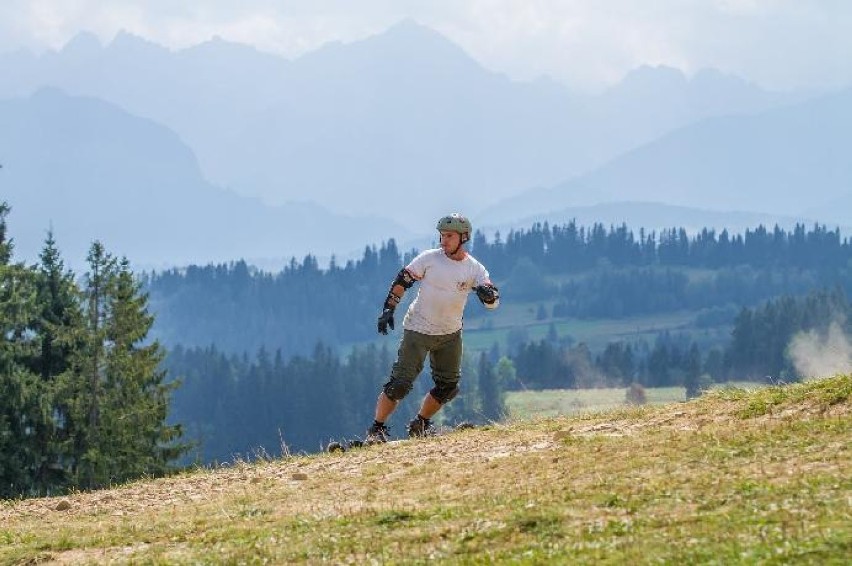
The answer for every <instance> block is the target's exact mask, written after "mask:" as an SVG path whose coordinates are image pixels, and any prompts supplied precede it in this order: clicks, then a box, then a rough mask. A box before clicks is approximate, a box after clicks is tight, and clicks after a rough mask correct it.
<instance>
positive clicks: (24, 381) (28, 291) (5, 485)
mask: <svg viewBox="0 0 852 566" xmlns="http://www.w3.org/2000/svg"><path fill="white" fill-rule="evenodd" d="M8 212H9V207H8V206H7V205H6V204H5V203H0V497H4V498H5V497H13V496H17V495H23V494H33V493H36V492H38V490H39V488H38V486H37V485H36V483H35V480H34V470H35V469H37V468H38V467H39V465H40V450H39V446H38V438H37V435H36V430H38V429H39V428H40V427H41V426H43V423H44V422H45V421H46V420H47V419H49V416H50V411H49V409H48V408H47V407H45V406H44V405H43V397H42V395H41V390H40V384H39V382H38V380H37V378H36V376H35V375H34V374H33V373H32V372H31V371H30V370H29V368H27V366H26V360H28V359H31V358H32V356H33V353H34V349H35V344H34V340H33V338H32V336H33V332H32V326H33V320H34V317H35V305H36V301H35V297H36V292H35V284H34V278H33V274H32V271H31V270H29V269H27V268H25V267H24V266H23V265H21V264H12V263H11V258H12V242H11V241H9V240H8V239H7V237H6V215H7V214H8Z"/></svg>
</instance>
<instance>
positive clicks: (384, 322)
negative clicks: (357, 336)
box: [379, 307, 393, 334]
mask: <svg viewBox="0 0 852 566" xmlns="http://www.w3.org/2000/svg"><path fill="white" fill-rule="evenodd" d="M388 326H390V329H391V330H393V309H389V308H387V307H385V308H384V309H383V310H382V314H380V315H379V334H387V333H388Z"/></svg>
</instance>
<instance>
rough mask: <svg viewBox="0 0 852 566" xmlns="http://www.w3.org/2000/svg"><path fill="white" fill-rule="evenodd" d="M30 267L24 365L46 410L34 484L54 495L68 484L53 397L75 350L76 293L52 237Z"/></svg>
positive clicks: (63, 408) (64, 433)
mask: <svg viewBox="0 0 852 566" xmlns="http://www.w3.org/2000/svg"><path fill="white" fill-rule="evenodd" d="M39 258H40V260H41V263H40V265H39V266H37V268H36V272H35V277H36V287H37V292H38V315H37V319H36V322H35V331H36V334H37V335H38V342H39V345H38V349H37V352H36V355H35V357H34V358H33V359H32V360H31V362H30V364H29V366H30V368H31V370H32V371H33V373H35V374H36V375H37V376H38V378H39V384H40V389H41V395H42V399H43V402H44V404H45V405H46V406H47V407H48V411H49V414H48V418H46V419H44V420H43V422H42V426H40V427H38V428H37V430H36V435H37V437H38V444H39V449H40V451H41V464H40V466H39V467H38V469H37V470H36V471H35V481H36V482H37V484H38V485H40V486H42V487H43V488H44V491H45V492H47V493H50V492H53V491H56V490H60V489H62V488H63V487H64V486H66V485H67V483H68V478H67V474H66V473H65V469H64V467H63V465H62V462H63V460H64V459H65V458H64V457H63V446H67V442H68V432H69V431H68V428H67V427H66V426H65V425H66V422H67V414H68V408H67V404H66V403H65V401H64V399H63V398H62V396H59V395H57V386H58V377H59V376H60V375H61V374H62V373H64V372H65V371H66V370H68V368H69V367H70V363H71V356H72V354H73V352H74V351H75V349H76V348H79V347H80V344H79V341H80V337H81V336H82V333H81V329H82V324H83V314H82V310H81V309H80V293H79V289H78V287H77V285H76V283H75V282H74V274H73V273H72V272H71V271H70V270H69V271H66V270H65V266H64V263H63V261H62V258H61V257H60V253H59V250H58V249H57V247H56V240H55V239H54V237H53V233H52V232H48V235H47V238H46V240H45V245H44V248H43V249H42V252H41V254H40V256H39Z"/></svg>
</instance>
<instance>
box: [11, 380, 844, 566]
mask: <svg viewBox="0 0 852 566" xmlns="http://www.w3.org/2000/svg"><path fill="white" fill-rule="evenodd" d="M850 395H852V376H837V377H834V378H831V379H825V380H819V381H814V382H807V383H803V384H797V385H789V386H784V387H766V388H761V389H752V390H747V389H720V390H716V391H712V392H710V393H708V394H706V395H705V396H703V397H701V398H699V399H697V400H693V401H689V402H677V403H667V404H660V405H648V406H642V407H619V408H617V409H613V410H609V411H605V412H593V413H583V414H579V415H576V416H559V417H553V418H537V419H533V420H526V421H512V422H510V423H509V424H505V425H494V426H491V427H486V428H483V429H474V430H467V431H462V432H458V433H454V434H451V435H447V436H443V437H439V438H433V439H424V440H419V441H408V442H401V443H394V444H388V445H384V446H374V447H371V448H366V449H362V450H355V451H350V452H347V453H345V454H320V455H314V456H306V457H292V458H287V459H283V460H275V461H266V462H258V463H254V464H250V465H249V464H239V465H234V466H231V467H228V468H224V469H217V470H198V471H195V472H192V473H185V474H182V475H180V476H177V477H173V478H167V479H160V480H155V481H140V482H136V483H132V484H128V485H126V486H122V487H117V488H115V489H112V490H108V491H100V492H92V493H79V494H74V495H71V496H68V497H65V498H53V499H32V500H24V501H11V502H2V503H0V564H34V563H39V562H58V563H66V564H68V563H71V564H103V563H134V564H199V563H200V564H219V563H225V564H243V563H245V564H264V563H270V564H288V563H305V564H319V563H334V564H370V563H374V564H382V563H388V564H427V563H432V562H439V563H447V564H493V563H509V564H625V563H636V564H820V565H822V564H846V563H848V557H849V556H850V555H852V503H850V502H852V475H851V474H850V473H849V472H850V470H852V455H850V448H849V447H850V443H849V439H850V438H852V400H850ZM60 499H66V500H67V501H68V502H69V503H70V509H68V510H67V511H58V510H57V504H58V502H59V500H60Z"/></svg>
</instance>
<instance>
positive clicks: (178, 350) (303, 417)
mask: <svg viewBox="0 0 852 566" xmlns="http://www.w3.org/2000/svg"><path fill="white" fill-rule="evenodd" d="M391 362H392V359H391V354H390V352H389V350H388V346H387V344H385V345H383V346H382V347H381V348H379V347H377V346H376V345H375V344H370V345H367V346H361V347H356V348H353V349H352V351H351V352H350V353H349V354H348V355H346V356H345V357H343V358H341V357H340V356H339V355H338V353H337V351H336V350H335V349H333V348H330V347H329V346H327V345H324V344H322V343H318V344H316V345H315V347H314V349H313V351H312V352H311V354H309V355H307V356H302V355H296V356H293V357H290V358H289V359H287V358H285V357H284V355H283V354H282V352H281V351H280V350H278V351H276V352H274V353H270V352H268V351H267V350H266V349H264V348H261V349H260V351H258V352H257V355H256V356H254V357H253V358H251V359H250V358H249V357H248V356H246V355H244V354H243V355H238V354H227V353H225V352H222V351H220V350H219V349H217V348H216V347H215V346H208V347H206V348H199V347H193V348H183V347H180V346H178V347H175V348H173V349H172V350H170V351H169V354H168V357H167V359H166V363H165V367H167V368H168V372H169V375H171V376H179V379H180V381H181V385H180V387H179V388H177V389H176V391H175V393H174V399H173V404H172V415H171V419H173V420H174V421H175V422H180V423H181V424H182V426H183V427H184V429H185V431H186V436H187V438H190V439H193V440H195V441H196V443H195V446H194V448H193V449H192V451H191V452H190V454H189V455H188V457H187V459H186V460H185V462H186V463H190V462H192V461H195V462H199V463H205V464H206V463H210V462H232V461H234V460H239V459H254V458H258V457H261V458H262V457H268V456H272V457H277V456H281V455H286V454H288V453H290V452H294V451H295V452H316V451H318V450H320V449H321V448H322V447H323V446H325V445H327V444H328V443H329V442H331V441H332V440H345V439H354V438H363V436H364V433H365V431H366V429H367V427H368V426H369V425H370V424H371V423H372V421H373V416H374V415H373V411H374V409H375V405H376V398H377V397H378V394H379V391H380V390H381V386H382V384H384V382H385V381H387V379H388V377H387V376H388V372H389V370H390V367H391ZM463 374H464V376H465V377H464V383H463V387H462V392H461V394H460V395H459V396H458V397H456V399H454V400H453V402H452V403H450V404H448V405H447V407H446V408H445V409H444V410H443V411H442V412H441V413H440V418H441V422H445V423H460V422H462V421H467V422H473V423H484V422H488V421H491V420H499V419H500V418H502V417H503V416H504V414H505V404H504V387H503V386H502V383H503V382H508V381H511V380H513V379H514V373H513V368H512V366H511V362H509V361H508V360H505V359H503V360H497V361H496V362H494V361H492V360H491V359H490V358H489V357H488V356H486V355H485V354H481V355H479V356H478V357H476V358H475V359H471V358H469V357H468V358H465V361H464V367H463ZM431 387H432V381H431V379H430V377H429V376H428V375H427V374H425V373H424V375H421V376H420V377H419V379H418V380H417V381H416V383H415V388H414V390H413V391H412V392H411V393H410V394H409V395H408V396H407V397H406V398H405V399H404V400H403V401H402V402H401V404H400V407H399V408H398V410H397V411H396V413H394V415H393V416H392V418H391V421H390V425H391V433H392V434H393V435H394V436H397V437H402V436H405V425H406V424H407V423H408V420H409V419H411V418H412V417H413V416H414V415H415V414H416V412H417V410H418V408H419V404H420V400H421V399H422V397H423V395H424V394H425V393H426V392H427V391H428V390H429V389H430V388H431Z"/></svg>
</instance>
